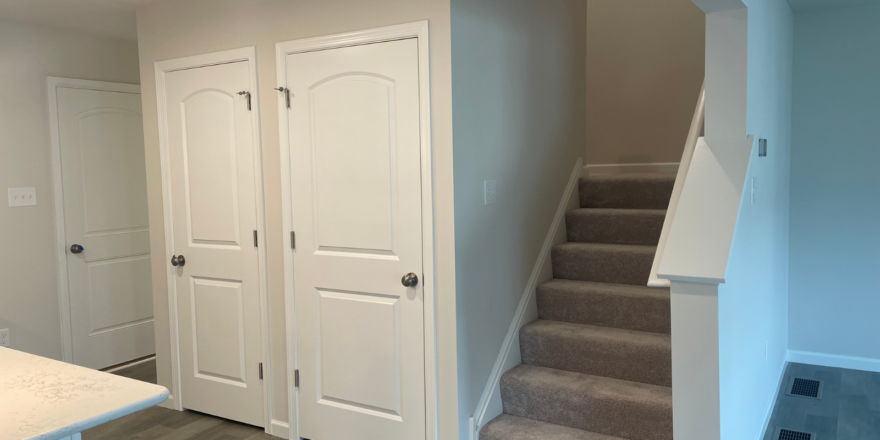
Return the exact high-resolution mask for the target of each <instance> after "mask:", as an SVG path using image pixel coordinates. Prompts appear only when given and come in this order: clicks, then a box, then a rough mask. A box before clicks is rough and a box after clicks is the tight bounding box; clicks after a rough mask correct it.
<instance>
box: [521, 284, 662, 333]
mask: <svg viewBox="0 0 880 440" xmlns="http://www.w3.org/2000/svg"><path fill="white" fill-rule="evenodd" d="M537 302H538V316H539V317H540V318H541V319H548V320H553V321H563V322H574V323H578V324H589V325H599V326H603V327H613V328H622V329H627V330H637V331H642V332H654V333H665V334H669V333H671V327H670V310H669V298H668V297H667V298H653V297H646V298H641V297H628V296H619V295H613V294H608V293H602V292H587V293H584V292H576V291H571V290H561V289H552V288H548V287H545V286H544V285H541V286H538V291H537Z"/></svg>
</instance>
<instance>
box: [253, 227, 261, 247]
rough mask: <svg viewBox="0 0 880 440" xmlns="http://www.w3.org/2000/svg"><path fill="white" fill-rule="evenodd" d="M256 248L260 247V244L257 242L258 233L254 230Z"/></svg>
mask: <svg viewBox="0 0 880 440" xmlns="http://www.w3.org/2000/svg"><path fill="white" fill-rule="evenodd" d="M254 247H260V242H259V241H258V240H257V231H256V230H254Z"/></svg>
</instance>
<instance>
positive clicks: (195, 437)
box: [82, 360, 278, 440]
mask: <svg viewBox="0 0 880 440" xmlns="http://www.w3.org/2000/svg"><path fill="white" fill-rule="evenodd" d="M114 374H118V375H120V376H125V377H129V378H132V379H137V380H143V381H144V382H150V383H156V361H155V360H152V361H149V362H145V363H143V364H139V365H135V366H133V367H129V368H126V369H123V370H120V371H117V372H115V373H114ZM82 438H83V440H128V439H130V440H135V439H137V440H270V439H272V440H275V439H277V438H278V437H273V436H271V435H268V434H266V433H265V432H264V431H263V428H258V427H256V426H250V425H245V424H242V423H237V422H233V421H230V420H226V419H221V418H218V417H213V416H209V415H207V414H201V413H197V412H195V411H174V410H171V409H166V408H160V407H158V406H154V407H152V408H148V409H145V410H143V411H139V412H136V413H134V414H131V415H128V416H125V417H122V418H119V419H116V420H114V421H112V422H109V423H106V424H104V425H101V426H96V427H94V428H92V429H89V430H88V431H85V432H83V434H82Z"/></svg>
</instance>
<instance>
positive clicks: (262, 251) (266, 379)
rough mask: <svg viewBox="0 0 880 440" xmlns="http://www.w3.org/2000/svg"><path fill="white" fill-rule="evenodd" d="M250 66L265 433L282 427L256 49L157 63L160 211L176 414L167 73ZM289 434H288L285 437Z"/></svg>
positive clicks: (176, 350)
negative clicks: (276, 405) (275, 393)
mask: <svg viewBox="0 0 880 440" xmlns="http://www.w3.org/2000/svg"><path fill="white" fill-rule="evenodd" d="M240 61H246V62H248V69H249V75H248V76H249V80H250V92H251V123H252V124H253V127H254V129H253V142H254V164H255V165H256V167H255V169H254V174H255V176H256V180H257V182H256V189H257V195H256V196H257V231H258V252H257V255H258V257H257V259H258V266H259V280H260V320H261V322H260V340H261V344H262V347H261V351H262V358H261V361H262V363H263V383H262V386H263V423H264V427H265V430H266V432H267V433H269V434H281V432H273V431H275V430H277V429H279V428H281V429H283V428H284V427H283V426H279V425H280V423H279V422H274V423H273V420H272V385H273V384H272V363H271V353H270V351H269V350H270V334H269V326H270V322H269V314H268V301H269V298H268V289H267V284H268V274H267V270H266V246H267V240H266V220H265V213H266V203H265V188H264V182H263V152H262V151H263V150H262V142H261V136H260V98H259V97H260V93H259V83H258V81H257V51H256V47H254V46H250V47H243V48H240V49H232V50H226V51H221V52H213V53H208V54H202V55H195V56H190V57H184V58H177V59H173V60H167V61H159V62H156V63H155V64H154V71H155V76H156V101H157V112H158V119H159V157H160V163H161V169H162V211H163V223H164V226H165V237H164V238H165V252H164V260H163V264H164V265H165V268H166V270H165V273H166V281H167V289H168V322H169V324H170V326H171V329H170V334H171V394H170V395H169V396H168V400H167V404H166V405H167V406H169V407H171V408H173V409H176V410H178V411H181V410H183V399H184V398H185V396H183V395H182V393H181V385H180V376H181V375H180V352H179V333H178V315H177V285H176V283H175V276H174V273H173V270H174V267H173V266H171V264H169V263H168V262H169V261H170V260H171V256H172V254H173V252H174V238H173V237H174V227H173V222H172V212H171V163H170V162H169V160H170V158H169V151H168V148H169V144H168V125H167V122H166V121H167V112H166V111H165V108H166V107H165V104H166V103H165V74H166V73H170V72H174V71H178V70H184V69H194V68H199V67H207V66H212V65H217V64H227V63H233V62H240ZM284 434H286V433H284Z"/></svg>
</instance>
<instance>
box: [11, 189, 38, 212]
mask: <svg viewBox="0 0 880 440" xmlns="http://www.w3.org/2000/svg"><path fill="white" fill-rule="evenodd" d="M8 191H9V207H10V208H16V207H19V206H34V205H36V204H37V189H36V188H9V190H8Z"/></svg>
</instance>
